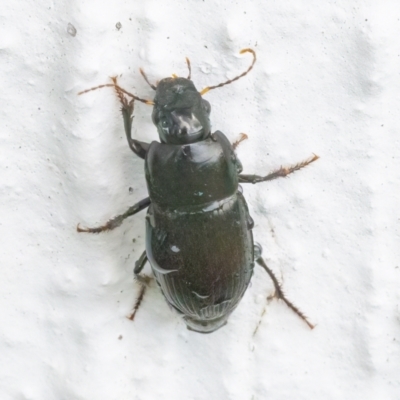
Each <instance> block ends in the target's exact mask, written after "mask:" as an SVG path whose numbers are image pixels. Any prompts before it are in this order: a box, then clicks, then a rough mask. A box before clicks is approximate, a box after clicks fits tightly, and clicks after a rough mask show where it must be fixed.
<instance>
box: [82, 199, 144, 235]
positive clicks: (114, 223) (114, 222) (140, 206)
mask: <svg viewBox="0 0 400 400" xmlns="http://www.w3.org/2000/svg"><path fill="white" fill-rule="evenodd" d="M150 203H151V200H150V197H146V198H145V199H143V200H140V201H139V202H138V203H136V204H134V205H133V206H132V207H129V208H128V210H127V211H126V212H124V213H123V214H121V215H118V216H117V217H115V218H112V219H110V220H109V221H108V222H107V223H106V224H105V225H101V226H97V227H96V228H81V227H80V226H79V224H78V226H77V227H76V230H77V231H78V232H88V233H100V232H105V231H111V230H112V229H115V228H117V227H118V226H120V225H121V224H122V222H123V220H124V219H126V218H128V217H131V216H132V215H135V214H136V213H138V212H139V211H142V210H144V209H145V208H147V207H148V206H149V205H150Z"/></svg>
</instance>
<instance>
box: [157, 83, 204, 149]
mask: <svg viewBox="0 0 400 400" xmlns="http://www.w3.org/2000/svg"><path fill="white" fill-rule="evenodd" d="M210 112H211V107H210V103H209V102H208V101H207V100H204V99H203V98H202V97H201V94H200V93H199V92H198V91H197V89H196V87H195V86H194V84H193V82H192V81H191V80H189V79H186V78H165V79H163V80H161V81H160V82H159V83H158V85H157V88H156V95H155V98H154V108H153V114H152V119H153V122H154V125H156V127H157V130H158V134H159V135H160V139H161V141H162V142H163V143H169V144H187V143H194V142H199V141H201V140H204V139H206V138H207V137H208V136H209V135H210V130H211V125H210Z"/></svg>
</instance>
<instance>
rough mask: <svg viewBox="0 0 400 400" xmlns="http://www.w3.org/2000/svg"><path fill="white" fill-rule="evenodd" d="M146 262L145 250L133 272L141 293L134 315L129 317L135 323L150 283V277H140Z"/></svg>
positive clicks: (134, 308)
mask: <svg viewBox="0 0 400 400" xmlns="http://www.w3.org/2000/svg"><path fill="white" fill-rule="evenodd" d="M146 262H147V254H146V250H145V251H144V252H143V253H142V255H141V256H140V257H139V259H138V260H137V261H136V263H135V269H134V270H133V273H134V275H135V279H136V280H137V281H138V283H139V284H140V292H139V296H138V298H137V299H136V302H135V305H134V306H133V311H132V313H131V314H130V315H129V317H127V318H128V319H130V320H131V321H133V320H134V318H135V315H136V313H137V310H138V309H139V307H140V303H141V302H142V300H143V297H144V294H145V292H146V288H147V284H148V283H149V281H150V277H148V276H146V275H143V276H142V275H139V273H140V272H141V271H142V269H143V267H144V266H145V264H146Z"/></svg>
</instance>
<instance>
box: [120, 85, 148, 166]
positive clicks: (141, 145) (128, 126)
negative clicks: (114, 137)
mask: <svg viewBox="0 0 400 400" xmlns="http://www.w3.org/2000/svg"><path fill="white" fill-rule="evenodd" d="M112 80H113V82H114V85H115V86H114V88H115V91H116V92H117V96H118V98H119V100H120V102H121V105H122V107H121V112H122V118H123V119H124V128H125V133H126V138H127V139H128V144H129V147H130V149H131V150H132V151H133V152H134V153H135V154H136V155H137V156H139V157H140V158H143V159H144V158H145V157H146V153H147V150H148V149H149V147H150V144H149V143H145V142H140V141H139V140H136V139H133V138H132V121H133V110H134V104H135V103H134V101H135V99H132V100H130V101H128V99H127V98H126V97H125V95H124V93H123V92H122V90H121V88H120V87H119V86H118V83H117V78H115V77H114V78H112Z"/></svg>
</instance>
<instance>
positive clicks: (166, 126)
mask: <svg viewBox="0 0 400 400" xmlns="http://www.w3.org/2000/svg"><path fill="white" fill-rule="evenodd" d="M161 126H162V127H163V128H168V121H167V118H165V117H162V118H161Z"/></svg>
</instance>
